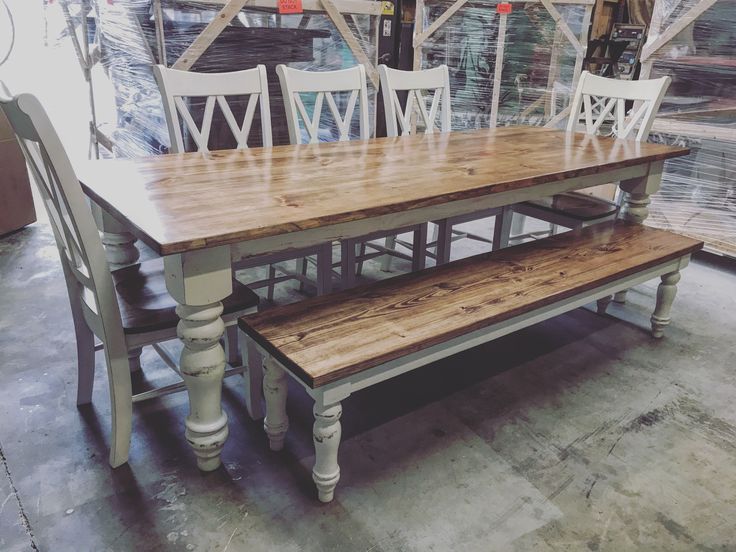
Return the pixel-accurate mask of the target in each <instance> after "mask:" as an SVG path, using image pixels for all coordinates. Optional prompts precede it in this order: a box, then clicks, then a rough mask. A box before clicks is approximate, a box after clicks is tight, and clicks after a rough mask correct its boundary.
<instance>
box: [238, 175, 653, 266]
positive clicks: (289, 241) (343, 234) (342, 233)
mask: <svg viewBox="0 0 736 552" xmlns="http://www.w3.org/2000/svg"><path fill="white" fill-rule="evenodd" d="M658 165H659V163H651V164H650V163H643V164H641V165H635V166H632V167H626V168H620V169H615V170H611V171H605V172H600V173H596V174H591V175H587V176H579V177H574V178H568V179H564V180H559V181H552V182H548V183H545V184H538V185H533V186H528V187H525V188H520V189H516V190H510V191H507V192H498V193H493V194H488V195H484V196H479V197H474V198H470V199H462V200H458V201H451V202H447V203H442V204H438V205H432V206H429V207H418V208H415V209H410V210H407V211H401V212H397V213H390V214H386V215H380V216H375V217H368V218H365V219H360V220H356V221H351V222H343V223H338V224H332V225H329V226H321V227H319V228H310V229H306V230H302V231H298V232H290V233H288V234H279V235H276V236H269V237H267V238H260V239H255V240H249V241H245V242H240V243H236V244H233V245H232V246H231V255H232V260H233V262H237V261H242V260H244V259H248V258H249V257H254V256H260V255H265V254H273V253H277V252H283V251H289V250H299V249H304V248H306V247H311V246H314V245H318V244H321V243H325V242H330V241H336V240H344V239H347V238H356V237H360V236H365V235H368V234H373V233H376V232H378V231H383V230H392V229H394V228H401V227H405V226H412V225H415V224H421V223H424V222H428V221H433V220H442V219H446V218H450V217H454V216H458V215H465V214H470V213H473V212H479V211H484V210H486V209H491V208H494V207H503V206H506V205H513V204H515V203H520V202H522V201H529V200H532V199H539V198H542V197H548V196H551V195H555V194H559V193H562V192H567V191H571V190H579V189H581V188H588V187H591V186H597V185H599V184H608V183H611V182H619V181H622V180H632V179H638V178H643V177H646V176H648V175H649V174H650V171H651V172H655V170H656V169H658V168H659V167H658Z"/></svg>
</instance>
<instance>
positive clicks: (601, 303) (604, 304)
mask: <svg viewBox="0 0 736 552" xmlns="http://www.w3.org/2000/svg"><path fill="white" fill-rule="evenodd" d="M612 300H613V295H606V296H605V297H601V298H600V299H598V301H597V305H598V308H597V311H598V314H606V309H607V308H608V305H609V304H610V302H611V301H612Z"/></svg>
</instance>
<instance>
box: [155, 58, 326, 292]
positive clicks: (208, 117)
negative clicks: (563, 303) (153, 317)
mask: <svg viewBox="0 0 736 552" xmlns="http://www.w3.org/2000/svg"><path fill="white" fill-rule="evenodd" d="M153 70H154V75H155V77H156V81H157V82H158V85H159V89H160V91H161V96H162V98H163V102H164V112H165V114H166V122H167V125H168V128H169V136H170V139H171V151H172V153H183V152H185V151H186V146H185V143H184V139H183V134H182V128H185V129H186V130H187V131H188V133H189V135H190V136H191V138H192V141H193V142H194V145H195V149H196V151H199V152H208V151H209V142H210V139H211V131H212V121H213V118H214V115H215V110H216V109H215V108H216V107H217V108H219V110H220V111H221V112H222V115H223V116H224V119H225V122H226V123H227V126H228V128H229V129H230V131H231V133H232V135H233V138H234V139H235V144H236V146H235V148H236V149H244V148H247V147H248V140H249V138H250V139H252V138H253V137H252V134H257V133H254V132H252V130H253V129H252V126H253V122H254V120H255V113H256V109H259V110H260V122H261V128H260V134H261V143H262V145H263V147H271V146H272V145H273V141H272V137H271V111H270V105H269V97H268V79H267V76H266V67H265V66H264V65H258V66H257V67H255V68H253V69H246V70H244V71H233V72H229V73H196V72H191V71H178V70H176V69H168V68H166V67H164V66H162V65H156V66H154V69H153ZM244 96H247V97H248V99H247V103H246V102H243V103H245V110H244V111H245V113H244V115H243V120H242V121H238V120H236V118H235V115H234V113H233V110H232V108H231V105H230V103H229V102H228V100H229V99H230V101H233V100H234V99H240V98H243V97H244ZM201 99H204V100H205V102H204V110H203V116H202V122H201V124H200V125H198V124H197V123H196V122H195V120H194V118H193V116H192V113H191V111H190V108H189V105H187V100H189V101H194V100H196V101H201ZM243 185H244V186H247V185H248V182H247V181H244V182H243ZM244 208H247V206H244ZM308 255H315V256H316V258H317V281H316V283H313V282H311V281H309V280H308V279H307V277H306V274H305V271H301V270H297V271H294V272H291V271H288V270H286V269H285V268H283V267H281V269H280V270H281V272H283V273H284V275H283V276H279V277H277V276H276V263H281V262H284V261H289V260H296V262H297V266H304V257H306V256H308ZM265 265H268V266H269V277H268V279H266V280H264V281H260V282H252V283H250V284H249V287H251V288H253V289H257V288H260V287H268V291H267V297H268V299H269V300H271V301H272V300H273V294H274V286H275V284H276V283H278V282H280V281H284V280H289V279H297V280H299V281H300V282H302V285H303V284H304V283H308V284H312V285H314V286H315V287H316V289H317V294H322V293H324V292H325V291H328V290H329V280H330V277H331V270H332V255H331V250H330V248H325V247H321V248H320V247H314V248H309V249H303V250H300V251H291V252H289V253H281V254H274V255H266V256H258V257H254V258H250V259H248V260H247V261H239V262H236V263H235V265H234V267H235V269H236V270H241V269H245V268H252V267H255V266H265Z"/></svg>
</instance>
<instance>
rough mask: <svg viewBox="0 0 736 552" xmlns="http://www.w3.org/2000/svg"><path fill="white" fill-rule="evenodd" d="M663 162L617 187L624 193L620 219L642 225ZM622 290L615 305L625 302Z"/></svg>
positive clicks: (657, 189)
mask: <svg viewBox="0 0 736 552" xmlns="http://www.w3.org/2000/svg"><path fill="white" fill-rule="evenodd" d="M663 168H664V162H663V161H658V162H656V163H651V164H650V165H649V173H648V174H647V175H645V176H642V177H639V178H632V179H630V180H622V181H621V182H620V183H619V187H620V188H621V190H623V192H624V200H623V205H622V206H621V214H620V216H621V218H622V219H623V220H626V221H628V222H634V223H636V224H643V223H644V221H645V220H646V219H647V217H648V216H649V201H650V200H649V196H650V195H652V194H654V193H656V192H657V191H659V188H660V186H661V185H662V169H663ZM627 291H628V290H622V291H619V292H618V293H616V294H615V295H614V296H613V300H614V301H615V302H616V303H625V302H626V293H627Z"/></svg>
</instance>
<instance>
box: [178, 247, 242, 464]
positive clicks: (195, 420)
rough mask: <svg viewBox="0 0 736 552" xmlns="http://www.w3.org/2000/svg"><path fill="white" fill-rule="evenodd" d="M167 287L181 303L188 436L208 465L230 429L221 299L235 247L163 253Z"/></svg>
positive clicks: (229, 285)
mask: <svg viewBox="0 0 736 552" xmlns="http://www.w3.org/2000/svg"><path fill="white" fill-rule="evenodd" d="M164 267H165V270H166V287H167V288H168V290H169V293H170V294H171V296H172V297H173V298H174V299H175V300H176V301H177V302H178V303H179V305H178V306H177V308H176V313H177V315H179V318H180V321H179V325H178V326H177V334H178V336H179V339H181V341H182V343H183V344H184V349H183V350H182V353H181V359H180V361H179V366H180V369H181V373H182V377H183V379H184V384H185V385H186V387H187V392H188V394H189V415H188V416H187V418H186V420H185V422H184V424H185V426H186V431H185V435H186V438H187V441H188V442H189V444H190V445H191V446H192V448H193V449H194V454H195V455H196V456H197V465H198V466H199V468H200V469H201V470H203V471H213V470H215V469H217V468H218V467H219V466H220V453H221V452H222V448H223V446H224V445H225V440H226V439H227V435H228V428H227V415H226V414H225V412H223V410H222V404H221V398H222V379H223V376H224V373H225V351H224V350H223V348H222V345H220V340H221V339H222V336H223V334H224V333H225V324H224V323H223V321H222V318H221V317H220V316H221V315H222V303H221V300H222V299H224V298H225V297H227V296H228V295H230V294H231V293H232V275H231V266H230V248H229V247H228V246H222V247H215V248H211V249H203V250H199V251H192V252H189V253H182V254H180V255H170V256H167V257H164Z"/></svg>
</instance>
